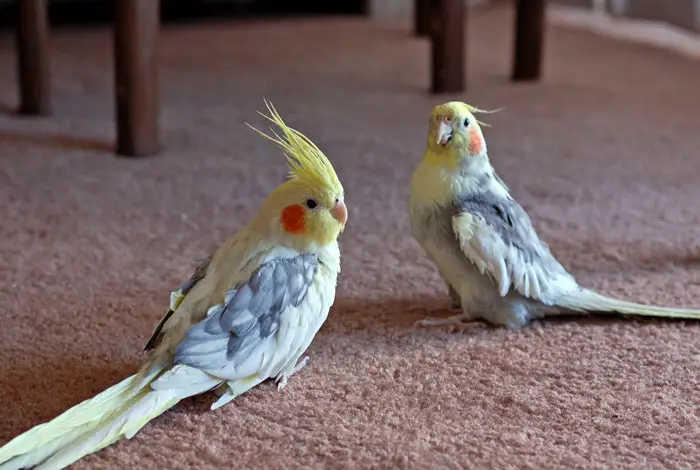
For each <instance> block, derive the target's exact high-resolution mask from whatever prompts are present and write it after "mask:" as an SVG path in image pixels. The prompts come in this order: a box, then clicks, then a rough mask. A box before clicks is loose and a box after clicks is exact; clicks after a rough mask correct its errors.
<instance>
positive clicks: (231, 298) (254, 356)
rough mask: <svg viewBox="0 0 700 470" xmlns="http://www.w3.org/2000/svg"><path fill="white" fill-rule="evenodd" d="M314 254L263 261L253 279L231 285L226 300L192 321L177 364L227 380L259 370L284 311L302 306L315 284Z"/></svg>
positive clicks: (179, 347)
mask: <svg viewBox="0 0 700 470" xmlns="http://www.w3.org/2000/svg"><path fill="white" fill-rule="evenodd" d="M317 265H318V260H317V258H316V256H314V255H300V256H296V257H294V258H278V259H274V260H271V261H268V262H266V263H265V264H263V265H261V266H260V268H258V270H257V271H255V272H254V273H253V275H252V276H251V278H250V279H249V280H248V281H247V282H245V283H241V284H240V285H237V286H236V287H234V288H233V289H231V290H230V291H229V292H228V293H227V295H226V298H225V300H224V303H223V304H220V305H216V306H214V307H212V308H210V309H209V311H208V312H207V316H206V318H204V319H203V320H202V321H200V322H199V323H197V324H195V325H194V326H192V327H191V328H190V329H189V330H188V331H187V332H186V333H185V337H184V338H183V340H182V342H181V343H180V345H179V346H178V347H177V350H176V352H175V360H174V362H175V364H184V365H188V366H192V367H196V368H198V369H200V370H203V371H205V372H207V373H210V374H212V375H215V376H217V377H220V378H222V379H225V380H236V379H239V378H242V377H246V376H248V375H251V374H254V373H256V372H257V371H258V370H259V368H260V367H261V364H262V363H263V362H264V360H265V359H266V358H265V355H266V354H267V355H268V358H269V355H271V354H273V351H269V350H267V349H266V346H265V345H266V344H269V342H265V341H264V340H266V339H267V338H269V337H270V336H272V335H274V334H275V333H277V331H278V328H279V326H280V319H281V317H282V316H283V315H285V312H287V311H288V310H290V309H291V308H293V307H298V306H300V305H301V303H302V301H303V300H304V298H305V296H306V294H307V292H308V290H309V288H310V287H311V285H312V284H313V280H314V275H315V274H316V268H317Z"/></svg>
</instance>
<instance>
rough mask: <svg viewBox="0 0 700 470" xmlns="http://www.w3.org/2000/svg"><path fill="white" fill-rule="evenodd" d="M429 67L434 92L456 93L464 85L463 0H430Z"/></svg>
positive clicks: (464, 12) (464, 15) (464, 16)
mask: <svg viewBox="0 0 700 470" xmlns="http://www.w3.org/2000/svg"><path fill="white" fill-rule="evenodd" d="M431 1H432V5H433V6H432V8H434V10H433V13H432V21H434V22H435V24H433V25H432V27H431V34H430V36H431V59H432V63H431V71H432V92H433V93H456V92H460V91H463V90H464V88H465V80H464V76H465V71H464V68H465V63H466V57H465V54H466V48H465V44H464V38H465V33H466V32H465V30H466V20H467V18H466V16H467V15H466V7H465V5H464V0H431Z"/></svg>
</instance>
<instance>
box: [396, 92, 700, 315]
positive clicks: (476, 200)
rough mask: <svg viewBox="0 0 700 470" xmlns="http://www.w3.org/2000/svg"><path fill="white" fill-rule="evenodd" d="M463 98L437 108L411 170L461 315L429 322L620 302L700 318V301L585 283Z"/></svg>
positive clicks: (416, 232)
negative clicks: (662, 303) (633, 297)
mask: <svg viewBox="0 0 700 470" xmlns="http://www.w3.org/2000/svg"><path fill="white" fill-rule="evenodd" d="M478 112H483V110H480V109H478V108H475V107H473V106H470V105H468V104H465V103H462V102H448V103H444V104H441V105H438V106H436V107H435V108H433V111H432V113H431V116H430V128H429V131H428V142H427V149H426V152H425V156H424V157H423V160H422V161H421V162H420V164H419V165H418V167H417V168H416V169H415V171H414V173H413V175H412V178H411V196H410V203H409V204H410V208H409V213H410V220H411V230H412V233H413V236H414V237H415V238H416V240H417V241H418V242H419V243H420V245H421V246H422V248H423V250H424V251H425V253H426V254H427V256H428V258H429V259H430V260H431V261H432V262H433V264H434V265H435V266H436V268H437V270H438V271H439V273H440V275H441V276H442V278H443V280H444V281H445V284H446V285H447V290H448V292H449V295H450V297H451V298H452V302H453V307H455V308H461V310H462V313H461V314H460V315H454V316H451V317H449V318H446V319H425V320H422V321H420V322H419V323H420V324H423V325H459V324H461V323H464V322H468V321H470V320H477V319H483V320H486V321H488V322H491V323H493V324H497V325H505V326H507V327H509V328H511V329H517V328H520V327H522V326H524V325H525V324H527V323H528V322H529V321H530V320H532V319H535V318H542V317H545V316H548V315H556V314H572V313H580V312H610V313H613V312H614V313H620V314H631V315H642V316H652V317H670V318H689V319H700V310H685V309H671V308H663V307H655V306H646V305H640V304H635V303H631V302H624V301H620V300H615V299H612V298H609V297H605V296H603V295H600V294H598V293H596V292H593V291H591V290H589V289H586V288H584V287H581V286H580V285H579V284H578V283H577V282H576V279H574V277H573V276H572V275H571V274H569V273H568V272H567V271H566V269H564V267H563V266H562V265H561V264H560V263H559V262H558V261H557V260H556V258H555V257H554V256H553V255H552V253H551V252H550V250H549V248H548V247H547V245H546V244H545V243H543V242H542V241H541V240H540V239H539V237H538V236H537V233H536V232H535V230H534V228H533V226H532V223H531V221H530V218H529V217H528V215H527V214H526V213H525V211H524V210H523V208H522V207H521V206H520V204H518V203H517V202H516V201H515V200H514V199H513V197H512V196H511V195H510V193H509V190H508V188H507V187H506V185H505V184H504V183H503V181H502V180H501V179H500V178H499V177H498V175H497V174H496V172H495V170H494V169H493V167H492V166H491V163H490V162H489V157H488V154H487V151H486V142H485V140H484V136H483V134H482V132H481V128H480V127H479V122H477V120H476V119H475V117H474V114H475V113H478Z"/></svg>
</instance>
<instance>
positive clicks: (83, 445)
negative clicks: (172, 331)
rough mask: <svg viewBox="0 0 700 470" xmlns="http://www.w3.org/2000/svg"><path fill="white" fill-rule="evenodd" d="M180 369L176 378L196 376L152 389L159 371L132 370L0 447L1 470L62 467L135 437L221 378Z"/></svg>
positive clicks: (211, 386)
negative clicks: (133, 372)
mask: <svg viewBox="0 0 700 470" xmlns="http://www.w3.org/2000/svg"><path fill="white" fill-rule="evenodd" d="M174 369H177V367H176V368H174ZM179 371H180V372H181V374H176V375H175V376H176V377H177V375H183V376H187V377H189V378H194V379H196V380H195V381H194V383H192V382H187V380H185V379H184V377H183V379H182V380H179V381H174V380H171V383H172V384H173V385H181V387H165V388H161V389H159V390H154V389H153V388H151V384H152V383H153V382H154V381H157V380H158V379H157V378H155V380H154V377H156V376H157V375H160V374H157V373H153V374H152V377H151V380H150V381H148V382H146V383H144V382H143V380H141V379H142V378H143V376H142V375H141V374H137V375H133V376H131V377H129V378H127V379H125V380H123V381H122V382H120V383H118V384H116V385H114V386H112V387H110V388H108V389H107V390H105V391H104V392H102V393H100V394H99V395H97V396H95V397H94V398H92V399H89V400H86V401H84V402H82V403H80V404H78V405H76V406H74V407H73V408H71V409H69V410H68V411H66V412H64V413H63V414H61V415H60V416H58V417H57V418H56V419H54V420H52V421H49V422H47V423H44V424H40V425H38V426H36V427H34V428H32V429H30V430H29V431H27V432H25V433H24V434H22V435H20V436H18V437H16V438H14V439H13V440H12V441H10V442H8V443H7V444H6V445H5V446H3V447H2V448H0V470H16V469H21V468H32V467H36V468H38V469H61V468H64V467H66V466H68V465H70V464H71V463H73V462H75V461H76V460H78V459H80V458H82V457H84V456H85V455H88V454H91V453H94V452H97V451H99V450H100V449H103V448H104V447H106V446H108V445H110V444H112V443H114V442H116V441H118V440H120V439H122V438H127V439H131V438H132V437H133V436H134V435H135V434H136V433H137V432H138V431H139V430H140V429H141V428H142V427H143V426H145V425H146V424H147V423H148V422H149V421H151V420H152V419H153V418H155V417H157V416H159V415H160V414H162V413H164V412H165V411H166V410H168V409H169V408H171V407H173V406H175V404H177V403H178V402H179V401H180V400H182V399H183V398H186V397H188V396H192V395H197V394H199V393H203V392H206V391H208V390H211V389H212V388H214V387H216V386H217V385H219V384H220V383H221V381H220V380H218V379H216V378H214V377H212V376H208V380H207V379H205V377H204V375H205V374H204V373H203V372H201V371H197V372H199V374H193V373H188V372H189V371H188V370H187V369H179ZM168 372H172V371H168ZM149 375H151V374H149ZM134 385H138V387H135V386H134Z"/></svg>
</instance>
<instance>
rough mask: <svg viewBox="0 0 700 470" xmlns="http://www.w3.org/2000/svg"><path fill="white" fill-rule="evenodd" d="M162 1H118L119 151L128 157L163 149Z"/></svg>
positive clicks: (116, 95)
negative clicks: (160, 42)
mask: <svg viewBox="0 0 700 470" xmlns="http://www.w3.org/2000/svg"><path fill="white" fill-rule="evenodd" d="M159 30H160V1H159V0H116V1H115V2H114V72H115V99H116V114H117V115H116V118H117V153H118V154H119V155H124V156H128V157H142V156H148V155H154V154H156V153H158V151H159V150H160V136H159V134H160V130H159V120H160V109H159V108H160V97H159V87H158V78H159V77H158V50H157V47H158V35H159Z"/></svg>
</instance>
